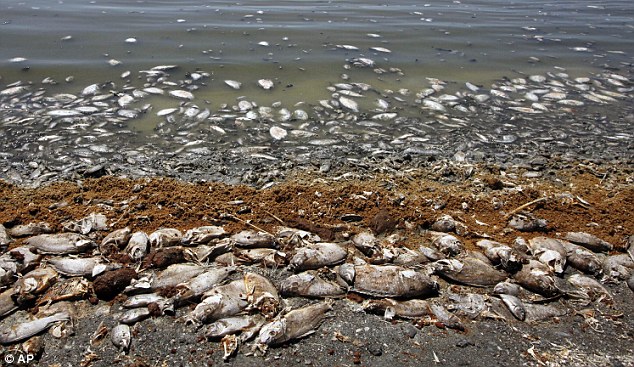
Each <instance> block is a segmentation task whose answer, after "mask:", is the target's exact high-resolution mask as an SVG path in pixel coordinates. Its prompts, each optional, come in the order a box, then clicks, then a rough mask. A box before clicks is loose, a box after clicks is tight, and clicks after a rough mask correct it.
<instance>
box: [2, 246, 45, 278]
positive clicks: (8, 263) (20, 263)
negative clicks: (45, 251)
mask: <svg viewBox="0 0 634 367" xmlns="http://www.w3.org/2000/svg"><path fill="white" fill-rule="evenodd" d="M41 258H42V255H40V254H34V253H33V252H31V249H29V248H28V247H25V246H20V247H15V248H13V249H12V250H11V251H8V252H6V253H4V254H2V256H0V269H2V268H5V270H9V269H11V271H12V272H13V273H24V272H25V271H29V270H31V269H32V268H34V267H35V266H36V265H38V264H39V263H40V260H41ZM0 271H1V270H0Z"/></svg>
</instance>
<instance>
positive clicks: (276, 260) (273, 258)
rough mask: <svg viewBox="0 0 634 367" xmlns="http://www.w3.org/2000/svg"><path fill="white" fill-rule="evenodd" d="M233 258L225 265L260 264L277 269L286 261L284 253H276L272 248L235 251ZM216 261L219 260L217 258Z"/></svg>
mask: <svg viewBox="0 0 634 367" xmlns="http://www.w3.org/2000/svg"><path fill="white" fill-rule="evenodd" d="M230 255H232V256H233V257H232V258H231V260H230V261H229V262H225V263H226V264H232V261H233V263H236V264H255V263H261V264H262V265H264V266H266V267H273V268H275V267H279V266H282V265H284V264H286V262H287V261H288V259H287V258H286V254H285V253H284V252H281V251H278V250H276V249H272V248H252V249H245V250H237V251H235V252H234V253H233V254H230ZM216 260H220V259H219V258H217V259H216ZM217 262H218V261H217Z"/></svg>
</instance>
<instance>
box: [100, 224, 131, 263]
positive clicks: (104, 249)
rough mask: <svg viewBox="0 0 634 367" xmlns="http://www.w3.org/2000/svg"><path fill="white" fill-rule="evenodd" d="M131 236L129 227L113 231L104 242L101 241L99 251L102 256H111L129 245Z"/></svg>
mask: <svg viewBox="0 0 634 367" xmlns="http://www.w3.org/2000/svg"><path fill="white" fill-rule="evenodd" d="M131 235H132V231H130V228H129V227H125V228H121V229H117V230H115V231H112V232H110V233H109V234H108V235H107V236H106V237H104V239H103V240H101V244H100V245H99V251H100V252H101V254H102V255H106V256H108V255H110V254H111V253H114V252H117V251H118V250H120V249H122V248H124V247H125V246H126V245H127V244H128V241H129V240H130V236H131Z"/></svg>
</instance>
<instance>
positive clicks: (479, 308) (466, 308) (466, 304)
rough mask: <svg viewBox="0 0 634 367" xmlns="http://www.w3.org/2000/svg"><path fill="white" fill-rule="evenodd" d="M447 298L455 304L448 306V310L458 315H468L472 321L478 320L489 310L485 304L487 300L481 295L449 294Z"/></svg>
mask: <svg viewBox="0 0 634 367" xmlns="http://www.w3.org/2000/svg"><path fill="white" fill-rule="evenodd" d="M447 298H448V299H449V300H450V301H452V302H453V303H452V304H449V305H448V306H447V309H448V310H450V311H453V312H454V313H456V314H461V315H462V314H463V315H466V316H467V317H469V318H470V319H472V320H473V319H476V318H478V317H479V316H480V314H481V313H482V312H484V311H485V310H486V309H487V308H488V307H487V304H486V303H485V301H486V298H485V296H483V295H481V294H475V293H466V294H458V293H451V292H449V293H448V296H447Z"/></svg>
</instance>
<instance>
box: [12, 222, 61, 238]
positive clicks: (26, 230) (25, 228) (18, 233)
mask: <svg viewBox="0 0 634 367" xmlns="http://www.w3.org/2000/svg"><path fill="white" fill-rule="evenodd" d="M8 232H9V235H10V236H11V237H26V236H35V235H39V234H44V233H51V232H53V229H51V226H50V225H49V224H48V223H46V222H37V223H29V224H19V225H17V226H15V227H11V228H10V229H9V231H8Z"/></svg>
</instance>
